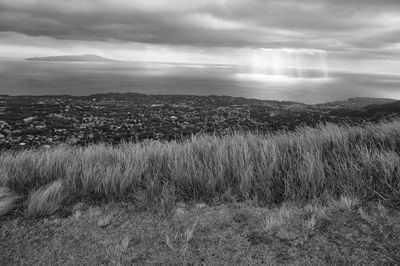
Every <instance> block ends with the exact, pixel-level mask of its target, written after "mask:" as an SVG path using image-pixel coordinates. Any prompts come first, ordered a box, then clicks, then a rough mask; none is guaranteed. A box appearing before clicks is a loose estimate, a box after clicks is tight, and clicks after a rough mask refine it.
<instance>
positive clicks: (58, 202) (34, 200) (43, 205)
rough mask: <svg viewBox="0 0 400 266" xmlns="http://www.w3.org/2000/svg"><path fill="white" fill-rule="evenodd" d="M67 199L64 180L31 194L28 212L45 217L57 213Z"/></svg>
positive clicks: (30, 214)
mask: <svg viewBox="0 0 400 266" xmlns="http://www.w3.org/2000/svg"><path fill="white" fill-rule="evenodd" d="M64 199H65V195H64V187H63V182H62V181H60V180H59V181H55V182H53V183H52V184H50V185H48V186H45V187H43V188H40V189H38V190H36V191H34V192H33V193H31V194H30V195H29V199H28V209H27V214H28V215H29V216H33V217H45V216H49V215H51V214H53V213H55V212H56V211H57V210H58V209H59V208H60V207H61V206H62V203H63V201H64Z"/></svg>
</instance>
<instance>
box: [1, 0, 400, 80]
mask: <svg viewBox="0 0 400 266" xmlns="http://www.w3.org/2000/svg"><path fill="white" fill-rule="evenodd" d="M87 53H91V54H92V53H93V54H99V55H103V56H107V57H110V58H115V59H125V60H139V61H143V60H144V61H146V60H149V61H164V62H165V61H169V62H171V61H172V62H191V63H233V64H251V63H252V62H253V63H254V61H255V60H256V62H257V64H262V62H260V61H263V60H268V58H270V57H269V56H270V55H278V56H279V57H280V58H281V60H280V63H281V64H290V63H291V62H292V61H293V60H291V59H290V58H291V57H293V54H295V55H297V56H298V55H300V56H301V58H303V59H302V64H304V65H307V64H309V65H310V66H312V64H313V62H314V61H317V58H318V57H321V55H322V56H323V57H324V60H326V64H327V65H328V67H329V68H340V69H348V70H357V71H360V70H361V69H362V70H365V71H372V72H392V73H393V72H398V70H399V69H400V63H399V58H400V0H301V1H300V0H132V1H128V0H68V1H65V0H0V56H2V57H28V56H45V55H61V54H87ZM254 57H256V59H255V58H254ZM313 57H315V58H314V59H313ZM260 58H261V59H260Z"/></svg>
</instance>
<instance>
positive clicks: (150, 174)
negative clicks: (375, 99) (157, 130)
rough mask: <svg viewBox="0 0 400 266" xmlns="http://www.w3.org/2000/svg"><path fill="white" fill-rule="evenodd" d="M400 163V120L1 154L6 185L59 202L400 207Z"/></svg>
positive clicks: (2, 178)
mask: <svg viewBox="0 0 400 266" xmlns="http://www.w3.org/2000/svg"><path fill="white" fill-rule="evenodd" d="M399 165H400V121H395V122H390V123H383V124H378V125H372V124H371V125H367V126H365V127H347V126H342V127H339V126H336V125H332V124H328V125H326V126H321V127H320V128H317V129H313V128H303V129H300V130H299V131H297V132H294V133H278V134H275V135H270V136H257V135H253V134H247V135H242V134H237V135H233V136H228V137H222V138H221V137H214V136H201V137H197V138H193V139H192V140H189V141H186V142H183V143H175V142H169V143H158V142H152V143H147V144H124V145H120V146H114V147H109V146H104V145H94V146H89V147H86V148H81V147H68V146H58V147H55V148H52V149H49V150H44V149H43V150H28V151H23V152H16V153H13V152H4V153H2V154H1V155H0V186H3V187H7V188H9V189H11V190H12V191H14V192H15V193H17V194H18V195H20V196H28V195H30V197H29V198H30V199H33V200H42V202H44V201H45V200H44V199H43V197H48V198H49V199H54V198H57V199H59V203H60V204H61V199H62V200H66V201H80V200H82V199H84V198H86V199H87V198H90V199H102V200H106V201H110V200H121V199H123V200H130V201H133V202H141V203H143V202H147V203H149V204H150V205H154V203H161V204H164V205H165V204H168V203H170V202H173V201H186V200H203V201H206V202H210V201H214V200H218V199H220V198H221V197H225V196H230V197H234V198H235V199H237V200H248V199H252V200H257V201H259V202H260V203H282V202H284V201H296V202H299V201H301V202H307V201H309V200H312V199H315V198H330V197H338V196H341V195H352V196H356V197H358V198H360V199H361V200H367V201H369V200H381V201H383V202H385V203H387V204H392V205H398V203H399V198H400V197H399V196H400V179H399V177H400V168H399ZM54 182H56V184H58V183H60V182H61V183H62V185H61V186H60V185H54V184H53V183H54ZM52 184H53V185H52ZM49 186H50V187H49ZM37 190H40V191H41V193H42V194H44V195H43V197H40V195H38V193H36V192H37ZM50 190H51V191H50ZM34 193H36V194H35V197H32V194H34ZM39 194H40V193H39ZM53 194H54V195H53ZM61 194H62V195H61ZM64 202H65V201H64ZM32 204H33V205H34V204H35V203H32ZM51 209H54V206H52V208H51Z"/></svg>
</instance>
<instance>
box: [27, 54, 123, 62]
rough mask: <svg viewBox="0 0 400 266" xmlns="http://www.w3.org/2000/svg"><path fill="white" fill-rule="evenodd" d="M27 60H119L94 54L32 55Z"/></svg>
mask: <svg viewBox="0 0 400 266" xmlns="http://www.w3.org/2000/svg"><path fill="white" fill-rule="evenodd" d="M26 60H28V61H47V62H117V60H113V59H109V58H105V57H102V56H99V55H94V54H86V55H61V56H45V57H31V58H27V59H26Z"/></svg>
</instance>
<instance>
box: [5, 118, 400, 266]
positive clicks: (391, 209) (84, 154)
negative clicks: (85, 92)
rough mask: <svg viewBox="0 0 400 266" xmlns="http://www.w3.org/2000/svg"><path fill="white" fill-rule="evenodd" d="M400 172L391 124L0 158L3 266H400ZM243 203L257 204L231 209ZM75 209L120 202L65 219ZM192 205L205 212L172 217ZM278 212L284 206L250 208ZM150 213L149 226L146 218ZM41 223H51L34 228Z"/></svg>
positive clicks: (398, 125) (399, 143) (399, 127)
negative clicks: (158, 265) (120, 265)
mask: <svg viewBox="0 0 400 266" xmlns="http://www.w3.org/2000/svg"><path fill="white" fill-rule="evenodd" d="M399 165H400V121H394V122H388V123H382V124H378V125H372V124H370V125H366V126H364V127H348V126H336V125H331V124H329V125H326V126H321V127H319V128H316V129H312V128H303V129H300V130H299V131H297V132H292V133H278V134H274V135H269V136H257V135H254V134H237V135H234V136H227V137H214V136H200V137H196V138H193V139H192V140H190V141H186V142H183V143H175V142H169V143H157V142H152V143H142V144H124V145H120V146H115V147H110V146H104V145H94V146H90V147H85V148H81V147H68V146H58V147H55V148H51V149H48V150H45V149H43V150H30V151H23V152H4V153H2V154H1V155H0V188H1V189H0V208H1V210H0V213H2V214H3V216H2V217H0V227H1V228H0V237H1V241H0V250H2V251H4V250H5V252H2V253H1V255H0V256H1V257H0V259H1V261H5V262H7V263H8V264H13V263H14V264H20V263H25V264H78V263H79V264H80V263H83V264H93V263H96V264H102V263H103V264H108V263H115V264H118V263H123V264H129V263H139V264H140V263H166V264H181V263H203V262H204V263H206V264H211V263H221V264H222V263H224V262H226V263H231V264H260V263H266V264H277V263H278V264H279V263H282V264H300V265H301V264H337V263H339V264H349V263H356V264H357V263H358V264H369V263H370V264H380V263H391V264H394V263H399V260H400V258H399V257H398V254H400V250H399V248H398V247H399V245H398V244H399V241H400V239H399V238H398V235H399V228H400V225H399V220H400V219H399V218H400V215H399V214H398V212H396V211H395V209H398V207H399V199H400V197H399V196H400V179H399V178H400V169H399ZM338 199H340V200H338ZM351 199H353V200H351ZM354 199H357V200H354ZM249 200H250V201H251V202H253V203H254V204H255V205H254V204H253V205H242V206H240V205H239V207H238V205H237V204H236V205H235V204H233V205H232V204H226V202H243V201H249ZM81 201H84V202H90V204H92V205H93V204H94V205H96V204H99V203H100V202H103V203H109V202H129V203H127V204H120V203H118V204H117V205H115V204H111V205H107V206H105V207H104V206H103V207H92V208H89V209H88V210H82V211H80V210H79V208H80V207H74V208H73V206H74V205H75V204H76V203H78V202H81ZM193 201H204V202H207V203H208V204H209V205H210V206H207V207H205V208H200V207H199V208H188V207H187V206H186V207H180V206H181V205H180V204H177V203H178V202H193ZM221 202H225V204H222V205H221V204H218V203H221ZM316 202H318V203H319V205H317V206H316V205H315V204H316ZM335 202H336V203H335ZM352 202H353V203H352ZM378 202H381V203H382V204H383V205H385V206H386V207H383V205H380V204H378ZM282 203H283V205H281V204H282ZM287 203H292V204H293V203H296V205H298V206H296V207H293V208H290V209H287V207H286V206H287ZM275 204H277V206H282V207H277V208H278V209H276V210H270V209H268V208H265V207H255V206H263V205H264V206H275ZM310 204H311V205H310ZM377 204H378V205H377ZM16 206H17V208H15V207H16ZM78 206H79V204H78ZM335 206H336V207H335ZM337 206H342V207H337ZM343 206H344V207H343ZM346 206H347V207H346ZM371 206H372V207H371ZM149 208H150V209H152V210H153V211H154V210H156V212H158V214H155V212H143V210H147V209H149ZM279 208H280V209H279ZM386 208H388V209H386ZM77 209H78V210H77ZM7 212H8V213H9V214H8V215H7V214H6V213H7ZM160 213H161V214H160ZM4 214H6V215H5V216H4ZM63 214H67V216H63ZM69 214H72V216H68V215H69ZM109 214H111V215H109ZM60 215H62V216H60ZM43 216H50V218H49V219H38V220H35V219H32V217H43ZM60 241H61V242H60ZM57 243H64V246H59V245H58V244H57ZM54 257H55V258H56V259H54ZM18 258H19V259H20V261H17V260H18Z"/></svg>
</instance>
